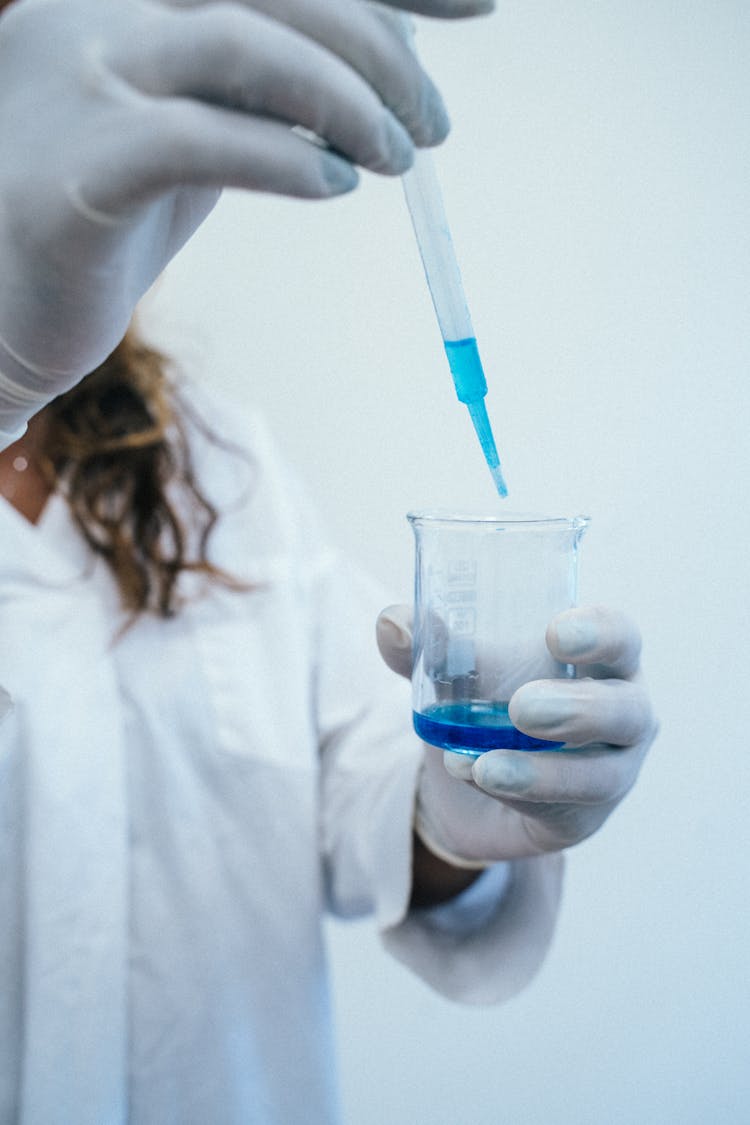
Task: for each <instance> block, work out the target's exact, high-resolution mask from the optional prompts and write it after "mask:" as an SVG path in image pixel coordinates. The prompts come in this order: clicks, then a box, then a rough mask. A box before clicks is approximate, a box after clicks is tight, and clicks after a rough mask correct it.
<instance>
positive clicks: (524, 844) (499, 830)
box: [377, 606, 656, 868]
mask: <svg viewBox="0 0 750 1125" xmlns="http://www.w3.org/2000/svg"><path fill="white" fill-rule="evenodd" d="M377 637H378V645H379V647H380V651H381V653H382V655H383V658H384V659H385V661H386V663H387V664H388V665H389V667H391V668H392V669H393V670H394V671H395V672H398V673H400V674H401V675H403V676H407V677H409V676H410V675H411V671H412V651H411V639H412V610H411V609H410V608H409V607H407V606H391V607H390V608H388V609H386V610H384V611H383V613H382V614H381V615H380V617H379V619H378V625H377ZM546 640H547V646H548V649H549V651H550V654H551V656H552V657H553V658H554V659H555V660H557V661H560V662H562V663H564V664H572V665H575V668H576V673H577V678H575V679H564V678H561V679H542V680H534V681H531V682H529V683H526V684H524V685H523V686H521V687H520V688H518V689H517V690H516V691H515V692H514V694H513V695H512V696H511V699H510V703H509V708H508V709H509V713H510V718H511V720H512V723H513V725H514V726H515V727H517V728H518V729H519V730H521V731H523V732H525V733H526V734H527V735H529V736H531V737H532V738H536V739H544V740H548V741H551V742H557V743H562V744H564V747H565V749H563V750H533V751H525V750H511V749H502V750H490V751H488V752H486V753H484V754H481V755H480V756H478V757H468V756H465V755H461V754H456V753H453V752H451V751H446V752H443V751H442V750H440V749H438V748H436V747H434V746H428V745H425V758H424V768H423V771H422V775H421V780H420V785H419V792H418V796H417V809H416V822H415V823H416V831H417V833H418V835H419V836H420V838H421V839H422V840H423V842H424V843H425V844H426V845H427V847H428V848H429V849H430V851H432V852H433V853H434V854H435V855H437V856H439V857H440V858H442V859H444V860H445V861H446V862H448V863H451V864H453V865H454V866H458V867H467V868H481V867H485V866H488V865H489V864H491V863H495V862H499V861H502V860H510V859H514V858H517V857H521V856H531V855H537V854H540V853H542V852H552V851H559V850H561V849H563V848H567V847H570V846H571V845H573V844H576V843H579V842H580V841H581V840H584V839H586V837H588V836H590V835H592V833H594V832H596V830H597V829H598V828H600V827H601V825H602V824H603V823H604V821H605V820H606V819H607V817H608V816H609V814H610V813H611V812H612V810H613V809H614V808H615V807H616V806H617V805H618V804H619V802H620V801H621V800H622V798H623V797H624V796H625V794H626V793H627V792H628V791H629V789H630V788H631V787H632V785H633V784H634V782H635V780H636V777H637V775H638V771H639V770H640V767H641V764H642V762H643V759H644V757H645V755H646V753H647V751H648V748H649V746H650V745H651V743H652V741H653V739H654V737H655V734H656V723H655V720H654V717H653V714H652V710H651V705H650V702H649V698H648V694H647V692H646V690H645V688H644V687H643V684H642V683H641V682H640V678H639V656H640V647H641V642H640V636H639V633H638V630H637V629H636V628H635V626H634V625H633V624H632V623H631V622H630V620H629V619H628V618H626V617H625V616H624V615H622V614H621V613H619V612H615V611H612V610H609V609H605V608H602V607H588V608H578V609H569V610H566V611H565V612H564V613H562V614H560V615H558V616H557V617H556V618H555V619H554V620H553V621H552V622H551V623H550V625H549V627H548V629H547V638H546Z"/></svg>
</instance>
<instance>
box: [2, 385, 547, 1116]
mask: <svg viewBox="0 0 750 1125" xmlns="http://www.w3.org/2000/svg"><path fill="white" fill-rule="evenodd" d="M201 409H202V410H203V409H205V406H204V405H202V406H201ZM213 424H214V426H215V427H216V428H217V429H218V430H219V431H220V432H222V433H224V434H226V433H227V432H229V433H230V434H231V433H232V432H233V433H234V436H236V437H237V438H239V439H240V440H242V441H244V442H245V443H246V444H247V445H248V447H249V449H250V450H251V457H252V463H251V465H250V466H248V465H247V464H246V462H245V461H243V460H242V459H240V458H238V457H237V456H235V455H233V454H229V453H227V452H226V451H224V450H222V449H219V448H217V447H216V446H214V445H212V444H211V443H210V442H207V441H206V440H205V439H204V438H203V437H202V436H201V434H200V433H199V432H195V433H194V434H193V435H192V440H193V443H194V455H195V458H196V464H197V467H198V473H199V478H200V480H201V482H202V483H203V485H204V487H205V488H206V490H207V492H208V493H209V494H210V495H211V496H212V497H214V498H216V499H217V500H218V501H219V504H220V506H221V507H222V509H225V514H224V516H223V518H222V520H221V521H220V523H219V525H218V528H217V530H216V533H215V536H214V539H213V541H212V557H213V559H214V560H215V561H216V562H218V563H219V564H221V565H222V566H225V567H226V568H228V569H229V570H230V571H231V572H232V573H233V574H235V575H237V576H239V577H241V578H243V579H246V580H248V581H249V582H250V583H252V585H253V589H252V590H250V591H248V592H246V593H237V592H234V591H230V590H226V589H223V588H220V587H218V586H216V585H212V586H209V587H207V588H205V587H204V586H203V584H202V583H201V582H200V581H197V580H196V579H195V578H194V577H193V578H191V579H189V580H188V578H187V577H186V578H185V580H184V581H183V589H184V591H185V593H186V594H191V595H195V597H194V598H193V600H191V601H190V602H189V603H188V604H187V606H186V607H185V609H184V610H183V612H182V613H181V614H179V615H178V616H177V617H176V618H175V619H173V620H169V621H164V620H159V619H156V618H154V617H142V618H141V619H140V620H138V622H137V623H136V624H135V625H134V626H133V627H132V628H131V629H129V630H127V631H125V632H124V633H123V634H122V635H120V636H118V635H117V632H118V627H119V626H120V625H121V624H122V622H123V618H122V616H121V613H120V611H119V609H118V605H117V598H116V594H115V590H114V587H113V583H112V580H111V578H110V576H109V573H108V572H107V570H106V567H104V566H103V565H102V564H101V563H99V562H94V561H93V560H92V558H91V557H90V555H89V552H88V549H87V548H86V546H85V544H84V542H83V540H82V538H81V537H80V535H79V534H78V533H77V532H76V531H75V529H74V527H73V525H72V522H71V520H70V518H69V514H68V510H67V506H66V504H65V502H64V500H63V499H62V498H61V497H59V496H58V497H53V498H52V500H51V501H50V502H49V504H48V506H47V508H46V509H45V512H44V513H43V516H42V519H41V521H40V523H39V524H38V525H37V526H32V525H31V524H29V523H27V522H26V521H25V520H24V519H23V518H22V517H21V516H19V515H18V513H16V512H15V511H14V510H13V509H12V508H11V507H10V506H9V505H7V504H5V503H4V502H0V685H2V686H3V687H4V688H6V689H7V690H8V691H9V692H10V694H11V696H12V697H13V699H14V703H15V706H14V709H13V711H12V712H11V713H10V714H9V715H8V716H7V717H6V719H5V720H4V721H3V722H2V724H0V997H1V998H2V1002H1V1003H0V1125H16V1123H19V1125H120V1123H125V1122H130V1123H132V1125H207V1123H209V1122H210V1123H211V1125H331V1122H334V1121H336V1120H337V1106H336V1092H335V1080H334V1068H333V1066H332V1064H331V1059H332V1055H333V1045H332V1042H331V1029H330V1020H329V998H328V993H327V984H326V965H325V951H324V946H323V941H322V934H321V917H322V914H323V912H324V910H325V909H326V907H328V908H330V909H333V910H334V911H336V912H337V913H340V914H343V915H358V914H362V913H365V912H373V913H374V915H375V918H376V923H377V925H378V927H379V928H380V930H381V932H382V934H383V940H384V941H385V942H386V945H387V946H388V948H389V949H390V950H391V951H392V952H393V953H394V954H395V956H397V957H399V958H400V959H401V960H402V961H404V962H405V963H406V964H408V965H410V966H411V967H412V968H413V969H414V970H415V971H416V972H418V973H420V974H421V975H422V976H423V977H424V978H425V979H426V980H428V981H429V982H430V983H431V984H433V985H434V986H435V987H437V988H439V989H441V990H442V991H443V992H445V993H446V994H447V995H449V996H451V997H454V998H456V999H465V1000H467V1001H469V1002H485V1001H487V1002H490V1001H494V1000H496V999H499V998H502V997H503V996H506V995H509V994H511V993H513V992H515V991H517V990H518V989H519V988H520V987H521V986H522V985H523V984H524V983H525V981H526V980H527V979H528V978H529V977H530V976H531V974H532V973H533V972H534V970H535V968H536V966H537V965H538V964H539V962H540V961H541V959H542V957H543V954H544V950H545V948H546V946H547V944H548V942H549V940H550V936H551V932H552V927H553V924H554V916H555V911H556V907H557V900H558V895H559V884H560V869H561V864H560V860H559V859H558V858H557V857H545V858H540V859H535V860H529V861H524V862H521V863H517V864H515V865H514V871H513V876H512V879H511V883H510V887H509V888H508V889H507V890H506V892H505V894H504V896H503V898H502V902H501V903H500V904H499V905H497V906H495V905H494V904H491V909H490V910H489V911H487V910H486V909H485V910H484V915H485V917H484V922H483V924H482V925H481V926H477V925H470V924H469V923H466V924H465V925H463V930H464V931H465V932H463V933H461V932H457V929H456V926H447V927H445V926H442V925H440V924H438V922H439V918H440V917H441V915H440V912H439V911H438V912H436V913H435V914H433V913H431V912H423V913H421V914H413V915H411V916H406V908H407V902H408V895H409V880H410V871H409V862H410V838H411V817H412V803H413V792H414V787H415V783H416V778H417V774H418V770H419V762H420V749H419V745H418V743H417V741H416V739H415V736H414V735H413V734H412V732H411V730H410V708H409V699H408V685H406V684H404V683H402V682H400V681H399V680H398V678H397V677H395V676H393V675H392V673H390V672H389V671H388V670H387V669H386V668H385V666H384V665H383V663H382V661H381V660H380V658H379V656H378V654H377V651H376V646H375V643H374V634H373V624H374V619H375V615H376V613H377V611H378V610H379V609H380V608H381V607H382V605H383V604H384V602H383V595H382V593H381V592H380V591H379V590H377V589H376V588H375V586H374V585H373V584H372V583H370V582H369V581H368V580H366V579H365V578H363V577H362V576H361V575H359V574H358V573H356V571H355V570H354V569H353V568H352V567H351V566H348V565H346V564H345V563H343V562H342V561H341V560H340V559H339V558H338V557H337V555H336V554H335V553H334V552H332V551H331V550H330V549H329V548H328V547H327V545H326V544H325V542H324V540H323V539H322V538H321V536H320V535H319V533H318V531H317V529H316V527H315V523H314V520H313V519H312V517H311V515H310V512H309V506H308V505H307V503H306V502H305V501H304V499H302V498H301V497H300V495H299V493H298V491H297V487H296V485H295V483H294V482H293V481H291V480H290V478H289V475H288V473H287V471H286V470H285V468H284V467H283V466H282V465H281V463H280V461H279V458H278V456H277V455H276V453H275V451H274V449H273V447H272V445H271V442H270V441H269V439H268V436H267V434H266V432H265V430H264V428H263V426H262V425H261V424H260V423H259V422H258V421H257V420H251V421H249V422H247V423H244V422H243V423H242V424H240V423H239V422H238V421H237V418H236V414H235V413H234V412H232V416H231V418H230V417H229V416H228V415H227V416H222V415H219V416H216V417H214V420H213ZM442 917H443V919H444V912H443V915H442ZM457 917H459V918H460V912H459V914H457ZM461 929H462V924H461V923H459V926H458V931H461Z"/></svg>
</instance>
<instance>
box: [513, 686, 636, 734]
mask: <svg viewBox="0 0 750 1125" xmlns="http://www.w3.org/2000/svg"><path fill="white" fill-rule="evenodd" d="M508 714H509V716H510V720H511V722H512V723H513V725H514V726H515V727H518V729H519V730H522V731H523V732H524V733H525V734H529V735H531V736H532V737H534V738H546V739H549V740H550V741H553V742H563V743H565V745H566V746H568V747H577V746H587V745H588V744H589V743H606V744H607V745H610V746H632V745H635V743H637V742H640V741H641V740H642V739H644V738H646V737H647V736H648V735H649V734H650V732H651V731H652V730H653V729H654V727H655V723H654V717H653V714H652V711H651V703H650V701H649V697H648V694H647V692H646V690H645V689H644V688H643V686H642V685H641V684H638V683H634V682H632V681H630V680H594V679H585V680H533V681H532V682H531V683H528V684H524V685H523V686H522V687H520V688H519V689H518V690H517V691H516V692H515V693H514V695H513V696H512V698H511V700H510V703H509V705H508Z"/></svg>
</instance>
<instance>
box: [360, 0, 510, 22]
mask: <svg viewBox="0 0 750 1125" xmlns="http://www.w3.org/2000/svg"><path fill="white" fill-rule="evenodd" d="M381 2H382V3H384V4H388V5H389V6H390V7H392V8H401V10H402V11H404V12H414V13H415V14H416V15H420V16H435V17H436V18H440V19H463V18H464V17H466V16H485V15H488V14H489V13H490V12H493V11H494V10H495V3H494V0H381Z"/></svg>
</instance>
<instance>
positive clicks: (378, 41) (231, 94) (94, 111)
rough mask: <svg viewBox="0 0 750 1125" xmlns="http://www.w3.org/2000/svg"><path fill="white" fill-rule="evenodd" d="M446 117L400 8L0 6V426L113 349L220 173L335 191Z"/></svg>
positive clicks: (104, 2)
mask: <svg viewBox="0 0 750 1125" xmlns="http://www.w3.org/2000/svg"><path fill="white" fill-rule="evenodd" d="M0 6H4V5H0ZM392 6H393V7H409V6H410V5H409V3H408V0H404V2H403V3H402V2H400V0H394V3H393V5H392ZM412 6H413V8H414V9H416V10H419V11H422V12H425V13H428V14H433V15H450V16H458V15H472V14H476V13H478V12H484V11H487V10H489V9H490V8H491V6H492V4H491V0H490V2H489V3H488V2H487V0H414V3H413V5H412ZM292 127H299V128H301V129H303V130H307V131H308V132H307V133H306V134H305V135H304V136H302V135H300V134H299V132H298V131H293V129H292ZM448 128H449V125H448V119H447V116H446V113H445V109H444V107H443V104H442V101H441V99H440V95H439V94H438V92H437V90H436V88H435V86H434V85H433V83H432V82H431V81H430V79H429V78H428V77H427V75H426V74H425V73H424V72H423V71H422V69H421V68H420V66H419V63H418V62H417V61H416V59H415V57H414V55H413V54H412V52H411V51H410V50H409V49H408V47H407V46H406V44H405V43H404V41H403V29H402V28H401V27H400V25H399V23H398V21H397V20H396V19H395V18H394V16H393V14H392V13H388V14H386V13H385V12H384V11H383V10H382V9H378V8H375V7H373V6H371V5H369V4H365V3H363V2H362V0H16V3H13V4H11V5H10V6H9V7H7V8H6V10H5V11H4V12H3V14H2V16H0V153H2V160H0V261H1V262H2V269H0V438H1V437H2V436H3V435H5V443H6V444H7V441H8V438H9V437H11V436H12V437H17V436H20V433H22V432H23V429H24V427H25V424H26V422H27V421H28V419H29V418H30V417H31V416H32V415H33V414H35V413H36V412H37V411H38V410H39V409H40V408H41V407H42V406H43V405H44V404H45V403H46V402H47V401H49V400H50V399H51V398H53V397H55V396H56V395H58V394H60V393H62V392H63V391H65V390H68V389H69V388H70V387H71V386H73V385H74V384H75V383H76V382H77V381H78V379H79V378H80V377H81V376H83V375H84V374H86V373H88V372H89V371H91V370H93V369H94V368H95V367H96V366H97V365H98V364H99V363H101V362H102V361H103V360H104V359H105V358H106V357H107V355H109V353H110V352H111V351H112V350H113V349H114V347H115V346H116V345H117V343H118V342H119V341H120V339H121V338H122V336H123V335H124V333H125V330H126V328H127V326H128V323H129V322H130V319H131V316H132V313H133V310H134V308H135V305H136V304H137V302H138V300H139V299H140V297H141V296H142V295H143V294H144V293H145V291H146V290H147V289H148V288H149V287H150V285H151V284H152V282H153V281H154V280H155V278H156V277H157V276H158V275H159V273H160V272H161V271H162V269H163V268H164V267H165V266H166V265H167V263H168V262H169V261H170V259H171V258H172V257H173V256H174V255H175V254H176V252H177V251H178V250H179V249H180V247H181V246H182V245H183V244H184V243H185V242H186V241H187V239H188V238H189V237H190V236H191V234H192V233H193V232H194V231H195V229H196V228H197V227H198V226H199V225H200V223H201V222H202V221H203V219H204V218H205V217H206V215H207V214H208V213H209V212H210V210H211V209H212V208H213V206H214V204H215V202H216V200H217V198H218V194H219V192H220V190H221V188H223V187H225V186H231V187H235V188H247V189H254V190H259V191H269V192H277V193H281V194H283V195H289V196H300V197H308V198H324V197H326V196H332V195H337V194H339V193H341V192H345V191H348V190H350V189H351V188H353V187H354V186H355V183H356V180H357V174H356V172H355V170H354V167H353V165H360V166H362V167H364V168H368V169H370V170H372V171H375V172H381V173H385V174H388V175H396V174H399V173H401V172H403V171H405V169H406V168H407V167H408V166H409V165H410V163H411V161H412V158H413V146H414V145H415V144H416V145H431V144H436V143H438V142H440V141H441V140H443V139H444V137H445V136H446V134H447V132H448ZM310 134H314V136H315V137H316V138H318V140H319V141H320V142H322V143H314V139H311V138H310ZM327 146H329V147H330V151H329V147H327Z"/></svg>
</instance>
